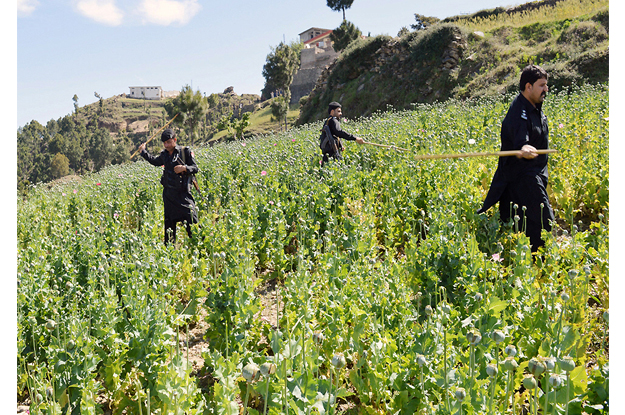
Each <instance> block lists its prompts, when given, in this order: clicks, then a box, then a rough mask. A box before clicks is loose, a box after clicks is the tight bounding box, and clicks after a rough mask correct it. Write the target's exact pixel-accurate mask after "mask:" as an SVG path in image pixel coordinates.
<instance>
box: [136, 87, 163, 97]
mask: <svg viewBox="0 0 625 415" xmlns="http://www.w3.org/2000/svg"><path fill="white" fill-rule="evenodd" d="M129 88H130V95H128V97H129V98H139V99H163V88H161V87H160V86H131V87H129Z"/></svg>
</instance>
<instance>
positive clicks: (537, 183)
mask: <svg viewBox="0 0 625 415" xmlns="http://www.w3.org/2000/svg"><path fill="white" fill-rule="evenodd" d="M548 79H549V75H548V74H547V72H546V71H545V70H544V69H543V68H541V67H540V66H536V65H529V66H526V67H525V68H524V69H523V72H522V73H521V79H520V82H519V89H520V91H521V92H520V93H519V95H517V97H516V98H515V99H514V101H512V104H511V105H510V109H509V110H508V113H507V114H506V117H505V118H504V120H503V122H502V124H501V150H502V151H509V150H518V152H519V153H518V155H517V156H516V157H500V158H499V162H498V165H497V171H496V172H495V175H494V177H493V181H492V183H491V186H490V189H489V191H488V195H487V196H486V199H485V200H484V204H483V205H482V207H481V208H480V210H478V213H482V212H486V211H487V210H488V209H489V208H490V207H491V206H493V205H494V204H495V203H497V202H499V217H500V219H501V220H502V221H503V222H504V223H506V222H508V221H509V220H510V219H511V218H513V219H514V218H516V219H518V226H519V230H524V231H525V234H526V235H527V236H528V237H529V239H530V244H531V249H532V252H536V251H537V250H538V248H539V247H541V246H543V245H544V244H545V242H544V241H543V240H542V239H541V237H540V233H541V230H542V229H546V230H547V231H549V232H550V231H551V222H552V221H554V220H555V218H554V215H553V210H552V209H551V205H550V204H549V197H548V195H547V180H548V177H549V173H548V171H547V161H548V158H547V155H546V154H540V155H539V154H537V153H536V150H537V149H547V148H549V128H548V126H547V117H546V116H545V114H543V112H542V104H543V101H544V100H545V98H546V96H547V92H548V91H549V88H548V86H547V81H548ZM517 217H518V218H517Z"/></svg>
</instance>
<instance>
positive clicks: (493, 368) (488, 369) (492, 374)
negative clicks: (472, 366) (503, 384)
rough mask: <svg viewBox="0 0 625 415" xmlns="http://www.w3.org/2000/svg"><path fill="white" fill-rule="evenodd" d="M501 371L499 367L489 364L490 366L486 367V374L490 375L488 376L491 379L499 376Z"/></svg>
mask: <svg viewBox="0 0 625 415" xmlns="http://www.w3.org/2000/svg"><path fill="white" fill-rule="evenodd" d="M498 371H499V370H498V369H497V366H496V365H494V364H492V363H489V364H488V365H486V374H488V376H490V377H491V378H494V377H495V376H497V372H498Z"/></svg>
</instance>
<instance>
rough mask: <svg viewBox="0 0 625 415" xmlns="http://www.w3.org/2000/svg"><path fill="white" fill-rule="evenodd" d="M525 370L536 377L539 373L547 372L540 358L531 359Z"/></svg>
mask: <svg viewBox="0 0 625 415" xmlns="http://www.w3.org/2000/svg"><path fill="white" fill-rule="evenodd" d="M527 368H528V370H529V371H530V373H531V374H532V375H534V376H538V375H540V374H541V373H543V372H544V371H545V370H547V365H545V363H543V361H542V359H541V358H540V357H533V358H531V359H530V361H529V362H528V363H527Z"/></svg>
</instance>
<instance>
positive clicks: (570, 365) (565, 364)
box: [560, 356, 575, 372]
mask: <svg viewBox="0 0 625 415" xmlns="http://www.w3.org/2000/svg"><path fill="white" fill-rule="evenodd" d="M560 367H561V368H562V370H564V371H567V372H570V371H571V370H573V369H575V361H574V360H573V358H571V357H570V356H565V357H563V358H562V359H561V360H560Z"/></svg>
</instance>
